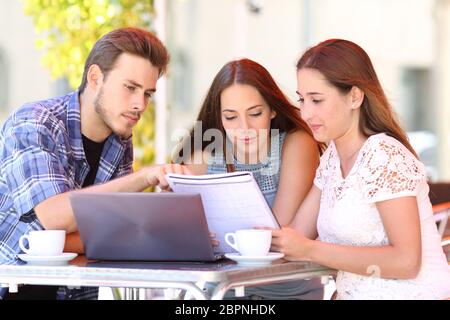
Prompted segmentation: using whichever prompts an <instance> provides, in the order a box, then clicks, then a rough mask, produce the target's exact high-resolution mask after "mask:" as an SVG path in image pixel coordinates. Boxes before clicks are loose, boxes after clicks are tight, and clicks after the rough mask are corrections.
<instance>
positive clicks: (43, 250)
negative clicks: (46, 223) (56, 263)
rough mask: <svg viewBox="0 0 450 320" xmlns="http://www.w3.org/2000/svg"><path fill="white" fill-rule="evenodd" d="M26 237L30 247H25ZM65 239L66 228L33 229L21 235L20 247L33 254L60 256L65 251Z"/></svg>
mask: <svg viewBox="0 0 450 320" xmlns="http://www.w3.org/2000/svg"><path fill="white" fill-rule="evenodd" d="M25 239H26V240H28V248H27V247H25V244H24V240H25ZM65 241H66V231H65V230H39V231H31V232H30V233H29V234H25V235H23V236H21V237H20V239H19V247H20V249H22V251H23V252H25V253H27V254H29V255H33V256H59V255H61V254H62V253H63V250H64V243H65Z"/></svg>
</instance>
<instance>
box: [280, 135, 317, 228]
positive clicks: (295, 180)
mask: <svg viewBox="0 0 450 320" xmlns="http://www.w3.org/2000/svg"><path fill="white" fill-rule="evenodd" d="M318 164H319V151H318V149H317V144H316V142H315V141H314V139H313V138H312V137H311V136H310V135H308V134H307V133H306V132H305V131H302V130H299V131H295V132H293V133H289V134H287V136H286V139H285V141H284V144H283V150H282V154H281V168H280V182H279V186H278V191H277V195H276V197H275V201H274V204H273V208H272V210H273V212H274V214H275V216H276V218H277V220H278V222H279V223H280V224H281V225H282V226H286V225H289V224H290V223H291V222H292V220H293V219H294V216H295V213H296V212H297V210H298V208H299V206H300V204H301V203H302V202H303V200H304V199H305V197H306V195H307V194H308V191H309V190H310V189H311V186H312V183H313V179H314V176H315V172H316V169H317V166H318Z"/></svg>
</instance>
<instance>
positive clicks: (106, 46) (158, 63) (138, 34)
mask: <svg viewBox="0 0 450 320" xmlns="http://www.w3.org/2000/svg"><path fill="white" fill-rule="evenodd" d="M121 53H129V54H133V55H136V56H139V57H142V58H144V59H147V60H148V61H150V63H151V64H152V65H153V66H155V67H156V68H158V70H159V76H161V75H162V74H164V72H165V71H166V69H167V65H168V63H169V59H170V57H169V53H168V52H167V49H166V47H165V46H164V45H163V44H162V42H161V41H160V40H159V39H158V38H157V37H156V36H155V35H154V34H152V33H150V32H148V31H146V30H143V29H138V28H120V29H116V30H113V31H111V32H109V33H107V34H105V35H104V36H102V37H101V38H100V39H99V40H98V41H97V42H96V43H95V45H94V47H93V48H92V50H91V52H90V53H89V56H88V58H87V59H86V63H85V65H84V72H83V78H82V81H81V85H80V87H79V88H78V89H79V91H80V93H82V92H83V91H84V89H85V87H86V84H87V73H88V71H89V67H90V66H91V65H93V64H96V65H98V66H99V67H100V70H102V72H103V74H104V76H105V78H106V77H107V76H108V73H109V72H110V71H111V69H112V68H114V64H115V63H116V60H117V58H118V57H119V55H120V54H121Z"/></svg>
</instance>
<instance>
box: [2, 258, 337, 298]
mask: <svg viewBox="0 0 450 320" xmlns="http://www.w3.org/2000/svg"><path fill="white" fill-rule="evenodd" d="M332 274H334V270H332V269H329V268H327V267H324V266H321V265H318V264H315V263H311V262H305V261H301V262H288V261H286V260H283V259H280V260H277V261H275V262H273V263H272V264H270V265H266V266H240V265H237V264H236V263H234V262H232V261H230V260H221V261H218V262H212V263H211V262H209V263H197V262H107V261H89V260H87V259H86V258H85V257H84V256H78V257H77V258H75V259H74V260H72V261H71V263H70V264H69V265H66V266H37V265H29V264H24V265H0V284H2V285H3V286H9V287H10V290H11V288H12V289H13V290H14V287H15V286H17V285H20V284H31V285H33V284H35V285H66V286H100V287H105V286H106V287H127V288H156V287H158V288H163V287H172V288H181V289H185V290H191V289H192V290H194V291H196V293H195V294H196V295H197V297H198V298H202V294H201V293H200V292H199V291H198V288H197V287H196V285H195V284H196V283H197V282H205V283H206V282H207V283H216V284H218V287H220V288H219V289H218V290H222V291H223V294H224V293H225V292H226V290H228V289H230V288H232V287H238V286H249V285H258V284H266V283H276V282H283V281H290V280H295V279H309V278H312V277H315V276H329V275H332ZM221 296H222V295H219V298H220V297H221ZM203 297H204V296H203Z"/></svg>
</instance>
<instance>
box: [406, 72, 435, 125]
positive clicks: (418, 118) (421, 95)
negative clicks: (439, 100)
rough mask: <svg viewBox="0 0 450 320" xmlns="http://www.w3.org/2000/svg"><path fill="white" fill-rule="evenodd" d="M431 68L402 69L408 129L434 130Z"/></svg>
mask: <svg viewBox="0 0 450 320" xmlns="http://www.w3.org/2000/svg"><path fill="white" fill-rule="evenodd" d="M430 76H431V73H430V70H429V69H427V68H405V69H403V71H402V88H403V97H404V99H403V108H402V110H403V117H402V118H403V119H404V120H405V122H404V124H405V125H406V128H407V130H409V131H416V130H431V131H433V123H434V120H435V119H433V116H434V112H433V110H434V106H433V105H432V102H431V100H430V97H431V95H430V81H431V80H430Z"/></svg>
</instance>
